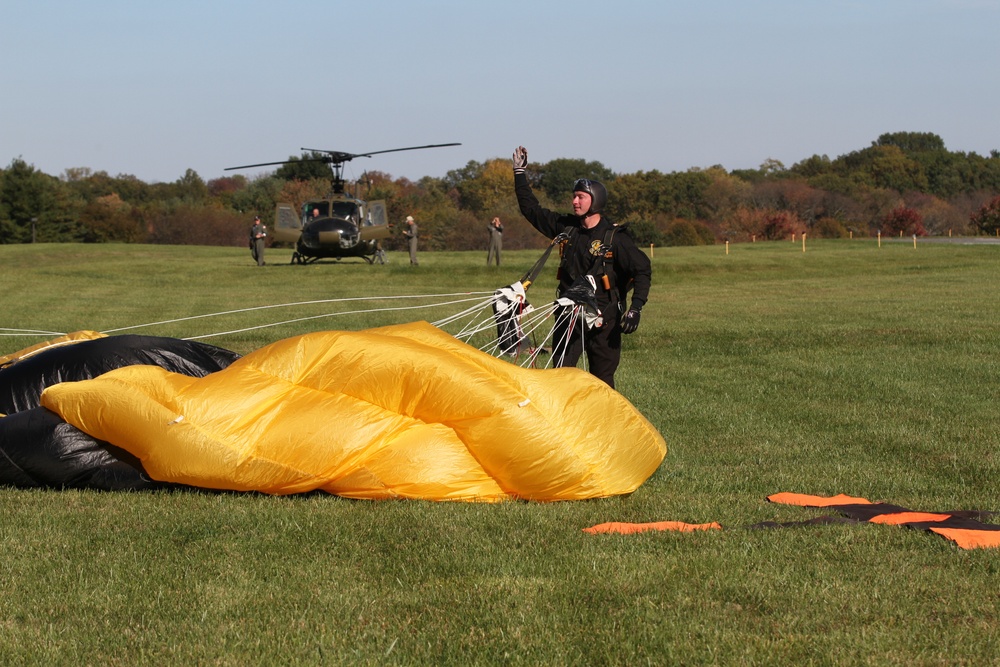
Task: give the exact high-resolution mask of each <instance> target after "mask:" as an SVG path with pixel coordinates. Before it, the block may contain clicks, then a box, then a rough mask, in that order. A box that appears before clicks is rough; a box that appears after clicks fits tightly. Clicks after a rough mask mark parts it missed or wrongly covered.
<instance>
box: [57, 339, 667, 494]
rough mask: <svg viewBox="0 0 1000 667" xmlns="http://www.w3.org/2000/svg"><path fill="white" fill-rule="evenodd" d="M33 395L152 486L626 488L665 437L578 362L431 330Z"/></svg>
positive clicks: (496, 490) (660, 454)
mask: <svg viewBox="0 0 1000 667" xmlns="http://www.w3.org/2000/svg"><path fill="white" fill-rule="evenodd" d="M42 404H43V405H44V406H45V407H47V408H49V409H50V410H52V411H53V412H55V413H57V414H59V415H60V416H61V417H62V418H63V419H65V420H66V421H67V422H68V423H70V424H72V425H74V426H75V427H77V428H78V429H80V430H81V431H83V432H85V433H87V434H89V435H91V436H93V437H94V438H98V439H100V440H102V441H106V442H109V443H111V444H113V445H115V446H117V447H120V448H122V449H124V450H127V451H128V452H130V453H131V454H132V455H134V456H136V457H137V458H138V459H139V460H140V461H141V463H142V466H143V468H144V469H145V470H146V471H147V472H148V474H149V475H150V476H151V477H152V478H153V479H156V480H160V481H165V482H172V483H178V484H185V485H191V486H196V487H203V488H212V489H228V490H237V491H261V492H264V493H272V494H291V493H301V492H305V491H312V490H317V489H318V490H323V491H327V492H329V493H333V494H337V495H341V496H345V497H350V498H369V499H380V498H415V499H426V500H469V501H490V502H492V501H501V500H505V499H510V498H524V499H531V500H541V501H552V500H578V499H585V498H598V497H605V496H613V495H620V494H627V493H631V492H632V491H634V490H636V489H637V488H638V487H639V486H640V485H641V484H642V483H643V482H644V481H645V480H646V479H647V478H648V477H649V476H650V475H651V474H652V473H653V472H654V471H655V470H656V469H657V467H659V465H660V463H661V462H662V461H663V458H664V456H665V454H666V444H665V443H664V441H663V438H662V437H661V436H660V434H659V433H658V432H657V431H656V429H655V428H654V427H653V426H652V425H651V424H650V423H649V422H648V421H647V420H646V419H645V418H644V417H643V416H642V415H641V414H640V413H639V411H638V410H636V409H635V408H634V407H633V406H632V405H631V404H630V403H629V402H628V400H626V399H625V398H624V397H623V396H622V395H621V394H619V393H617V392H616V391H615V390H613V389H611V388H610V387H608V386H607V385H606V384H604V382H602V381H600V380H598V379H597V378H595V377H594V376H592V375H590V374H589V373H587V372H585V371H582V370H579V369H576V368H559V369H549V370H536V369H524V368H520V367H518V366H515V365H513V364H510V363H508V362H506V361H502V360H499V359H496V358H494V357H491V356H490V355H488V354H486V353H484V352H480V351H479V350H476V349H475V348H473V347H470V346H469V345H466V344H465V343H462V342H460V341H457V340H456V339H455V338H453V337H452V336H450V335H448V334H447V333H444V332H443V331H441V330H439V329H437V328H435V327H433V326H431V325H429V324H427V323H420V322H418V323H413V324H405V325H397V326H391V327H384V328H380V329H369V330H366V331H359V332H348V331H326V332H319V333H314V334H306V335H303V336H298V337H295V338H289V339H286V340H282V341H278V342H277V343H274V344H272V345H269V346H267V347H264V348H261V349H260V350H257V351H255V352H253V353H251V354H248V355H247V356H245V357H243V358H242V359H240V360H238V361H236V362H234V363H233V364H231V365H230V366H228V367H227V368H225V369H223V370H220V371H218V372H215V373H212V374H209V375H207V376H205V377H201V378H193V377H188V376H185V375H180V374H177V373H171V372H168V371H166V370H164V369H162V368H157V367H152V366H129V367H126V368H120V369H118V370H114V371H111V372H109V373H106V374H104V375H102V376H100V377H98V378H95V379H93V380H89V381H86V382H76V383H63V384H57V385H54V386H51V387H49V388H47V389H46V390H45V392H44V393H43V395H42Z"/></svg>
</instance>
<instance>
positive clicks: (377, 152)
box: [354, 142, 462, 157]
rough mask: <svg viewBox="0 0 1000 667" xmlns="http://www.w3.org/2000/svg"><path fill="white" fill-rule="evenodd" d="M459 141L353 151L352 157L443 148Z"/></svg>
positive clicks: (458, 144) (457, 144) (456, 144)
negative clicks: (361, 151) (366, 151)
mask: <svg viewBox="0 0 1000 667" xmlns="http://www.w3.org/2000/svg"><path fill="white" fill-rule="evenodd" d="M461 145H462V144H460V143H457V142H455V143H450V144H428V145H427V146H410V147H409V148H390V149H389V150H386V151H370V152H368V153H355V154H354V157H371V156H372V155H380V154H382V153H398V152H399V151H419V150H423V149H424V148H444V147H445V146H461Z"/></svg>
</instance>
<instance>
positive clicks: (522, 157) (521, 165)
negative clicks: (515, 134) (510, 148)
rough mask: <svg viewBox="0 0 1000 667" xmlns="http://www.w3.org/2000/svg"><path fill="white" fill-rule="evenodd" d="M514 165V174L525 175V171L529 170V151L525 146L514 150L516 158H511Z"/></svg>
mask: <svg viewBox="0 0 1000 667" xmlns="http://www.w3.org/2000/svg"><path fill="white" fill-rule="evenodd" d="M511 161H512V162H513V163H514V173H515V174H523V173H524V170H525V169H527V168H528V151H527V149H526V148H525V147H524V146H518V147H517V148H515V149H514V156H513V157H512V158H511Z"/></svg>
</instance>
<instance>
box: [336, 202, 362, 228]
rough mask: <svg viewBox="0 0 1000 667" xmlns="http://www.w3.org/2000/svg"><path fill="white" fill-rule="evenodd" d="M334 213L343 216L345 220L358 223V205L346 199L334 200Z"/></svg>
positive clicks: (339, 216)
mask: <svg viewBox="0 0 1000 667" xmlns="http://www.w3.org/2000/svg"><path fill="white" fill-rule="evenodd" d="M333 215H334V216H335V217H338V218H343V219H345V220H351V221H352V222H354V223H355V224H357V223H358V205H357V204H354V203H352V202H346V201H335V202H333Z"/></svg>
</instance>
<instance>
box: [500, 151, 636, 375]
mask: <svg viewBox="0 0 1000 667" xmlns="http://www.w3.org/2000/svg"><path fill="white" fill-rule="evenodd" d="M513 162H514V193H515V194H516V195H517V204H518V206H519V207H520V209H521V215H523V216H524V217H525V219H526V220H527V221H528V222H530V223H531V226H532V227H534V228H535V229H537V230H538V231H539V232H541V233H542V234H544V235H545V236H546V237H548V238H550V239H553V238H555V237H556V236H558V235H559V234H561V233H566V234H567V239H566V241H565V242H564V244H563V246H562V253H561V254H562V260H561V263H560V265H559V287H558V293H559V294H560V295H562V294H564V293H565V292H566V290H568V289H569V288H570V286H571V285H573V284H574V283H576V282H577V280H580V279H584V276H586V275H588V274H589V275H592V276H594V278H595V282H596V283H597V287H596V294H595V296H596V298H597V305H598V307H599V308H600V310H601V321H600V324H599V325H598V326H595V327H594V328H593V329H590V330H588V331H586V332H584V331H581V329H582V327H583V326H584V324H583V322H582V321H578V322H576V324H575V326H574V324H573V323H571V322H569V321H568V320H569V318H567V317H562V318H559V317H558V316H557V320H556V321H557V324H556V329H555V331H554V333H553V336H552V341H553V342H552V359H553V363H554V364H555V365H556V366H576V364H577V361H579V359H580V355H581V354H582V353H583V352H586V353H587V362H588V364H589V366H590V372H591V373H592V374H594V375H596V376H597V377H599V378H600V379H602V380H604V381H605V382H607V383H608V384H609V385H611V386H612V387H614V386H615V371H616V370H617V369H618V364H619V362H620V361H621V351H622V334H623V333H625V334H630V333H634V332H635V330H636V329H637V328H638V327H639V317H640V314H641V313H642V307H643V306H644V305H646V299H647V298H648V297H649V287H650V282H651V278H652V269H651V267H650V263H649V258H648V257H646V255H645V254H644V253H643V252H642V251H641V250H639V248H638V247H637V246H636V244H635V241H633V240H632V237H631V236H630V235H629V233H628V231H626V230H625V229H624V228H623V227H619V226H618V225H615V224H613V223H612V222H611V221H610V220H609V219H608V218H607V217H605V216H604V215H603V211H604V208H605V206H606V205H607V203H608V191H607V189H605V187H604V185H602V184H601V183H599V182H597V181H593V180H590V179H587V178H581V179H580V180H578V181H577V182H576V184H575V185H574V186H573V201H572V205H573V213H556V212H555V211H550V210H548V209H546V208H542V206H541V205H540V204H539V203H538V199H536V198H535V195H534V193H533V192H532V191H531V186H530V185H529V184H528V178H527V176H525V173H524V172H525V169H527V167H528V151H527V150H525V148H524V147H523V146H518V148H517V149H516V150H515V151H514V156H513ZM630 289H633V290H634V291H633V292H632V302H631V304H627V303H626V302H627V300H628V292H629V290H630Z"/></svg>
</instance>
